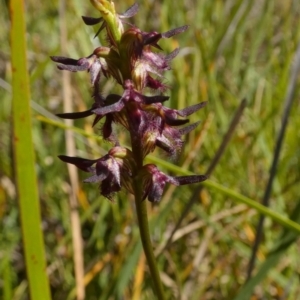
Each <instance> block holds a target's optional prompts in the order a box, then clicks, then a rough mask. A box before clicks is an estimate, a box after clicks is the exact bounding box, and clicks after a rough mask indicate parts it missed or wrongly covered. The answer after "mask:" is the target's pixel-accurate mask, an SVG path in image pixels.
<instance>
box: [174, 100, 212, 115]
mask: <svg viewBox="0 0 300 300" xmlns="http://www.w3.org/2000/svg"><path fill="white" fill-rule="evenodd" d="M206 104H207V102H206V101H205V102H201V103H198V104H195V105H192V106H189V107H186V108H184V109H181V110H178V111H177V114H178V115H179V116H181V117H186V116H189V115H191V114H192V113H194V112H196V111H197V110H199V109H200V108H202V107H204V106H205V105H206Z"/></svg>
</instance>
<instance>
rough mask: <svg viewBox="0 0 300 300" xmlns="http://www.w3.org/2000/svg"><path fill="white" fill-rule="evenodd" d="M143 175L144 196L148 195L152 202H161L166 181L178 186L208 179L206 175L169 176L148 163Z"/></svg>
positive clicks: (144, 197)
mask: <svg viewBox="0 0 300 300" xmlns="http://www.w3.org/2000/svg"><path fill="white" fill-rule="evenodd" d="M141 177H142V179H143V182H144V196H143V199H146V198H147V197H148V200H149V201H151V202H159V201H160V199H161V197H162V194H163V191H164V188H165V185H166V183H171V184H174V185H176V186H179V185H185V184H192V183H199V182H202V181H204V180H206V179H207V177H206V176H205V175H191V176H176V177H173V176H169V175H166V174H164V173H163V172H161V171H160V170H159V169H158V168H157V167H156V166H155V165H153V164H148V165H145V166H144V167H143V170H142V172H141Z"/></svg>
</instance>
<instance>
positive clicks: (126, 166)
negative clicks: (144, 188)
mask: <svg viewBox="0 0 300 300" xmlns="http://www.w3.org/2000/svg"><path fill="white" fill-rule="evenodd" d="M59 158H60V159H61V160H62V161H64V162H66V163H70V164H73V165H75V166H76V167H77V168H79V169H81V170H82V171H85V172H89V173H92V176H91V177H89V178H87V179H85V180H84V182H89V183H96V182H97V183H100V193H101V195H103V196H104V197H106V198H108V199H109V200H112V199H113V198H112V197H113V194H114V193H116V192H119V191H120V190H121V188H122V186H124V187H126V189H127V190H128V191H129V192H132V182H131V181H132V170H133V169H135V162H134V159H133V158H132V153H131V151H130V150H129V149H126V148H123V147H114V148H112V149H111V150H110V151H109V152H108V154H106V155H105V156H103V157H101V158H99V159H93V160H90V159H85V158H80V157H69V156H65V155H60V156H59ZM93 165H95V166H93Z"/></svg>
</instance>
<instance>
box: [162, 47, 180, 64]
mask: <svg viewBox="0 0 300 300" xmlns="http://www.w3.org/2000/svg"><path fill="white" fill-rule="evenodd" d="M179 51H180V49H179V48H176V49H175V50H174V51H172V52H171V53H170V54H168V55H166V57H165V59H166V60H167V61H170V60H172V59H173V58H175V57H176V56H177V55H178V53H179Z"/></svg>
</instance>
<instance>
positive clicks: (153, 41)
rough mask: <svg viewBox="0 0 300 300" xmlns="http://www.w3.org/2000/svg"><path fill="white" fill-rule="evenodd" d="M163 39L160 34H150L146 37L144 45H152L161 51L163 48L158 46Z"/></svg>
mask: <svg viewBox="0 0 300 300" xmlns="http://www.w3.org/2000/svg"><path fill="white" fill-rule="evenodd" d="M161 38H162V36H161V33H158V32H150V33H148V34H146V35H145V36H144V45H151V46H154V47H156V48H158V49H160V50H162V48H161V47H160V46H159V45H157V42H158V41H159V40H160V39H161Z"/></svg>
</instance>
